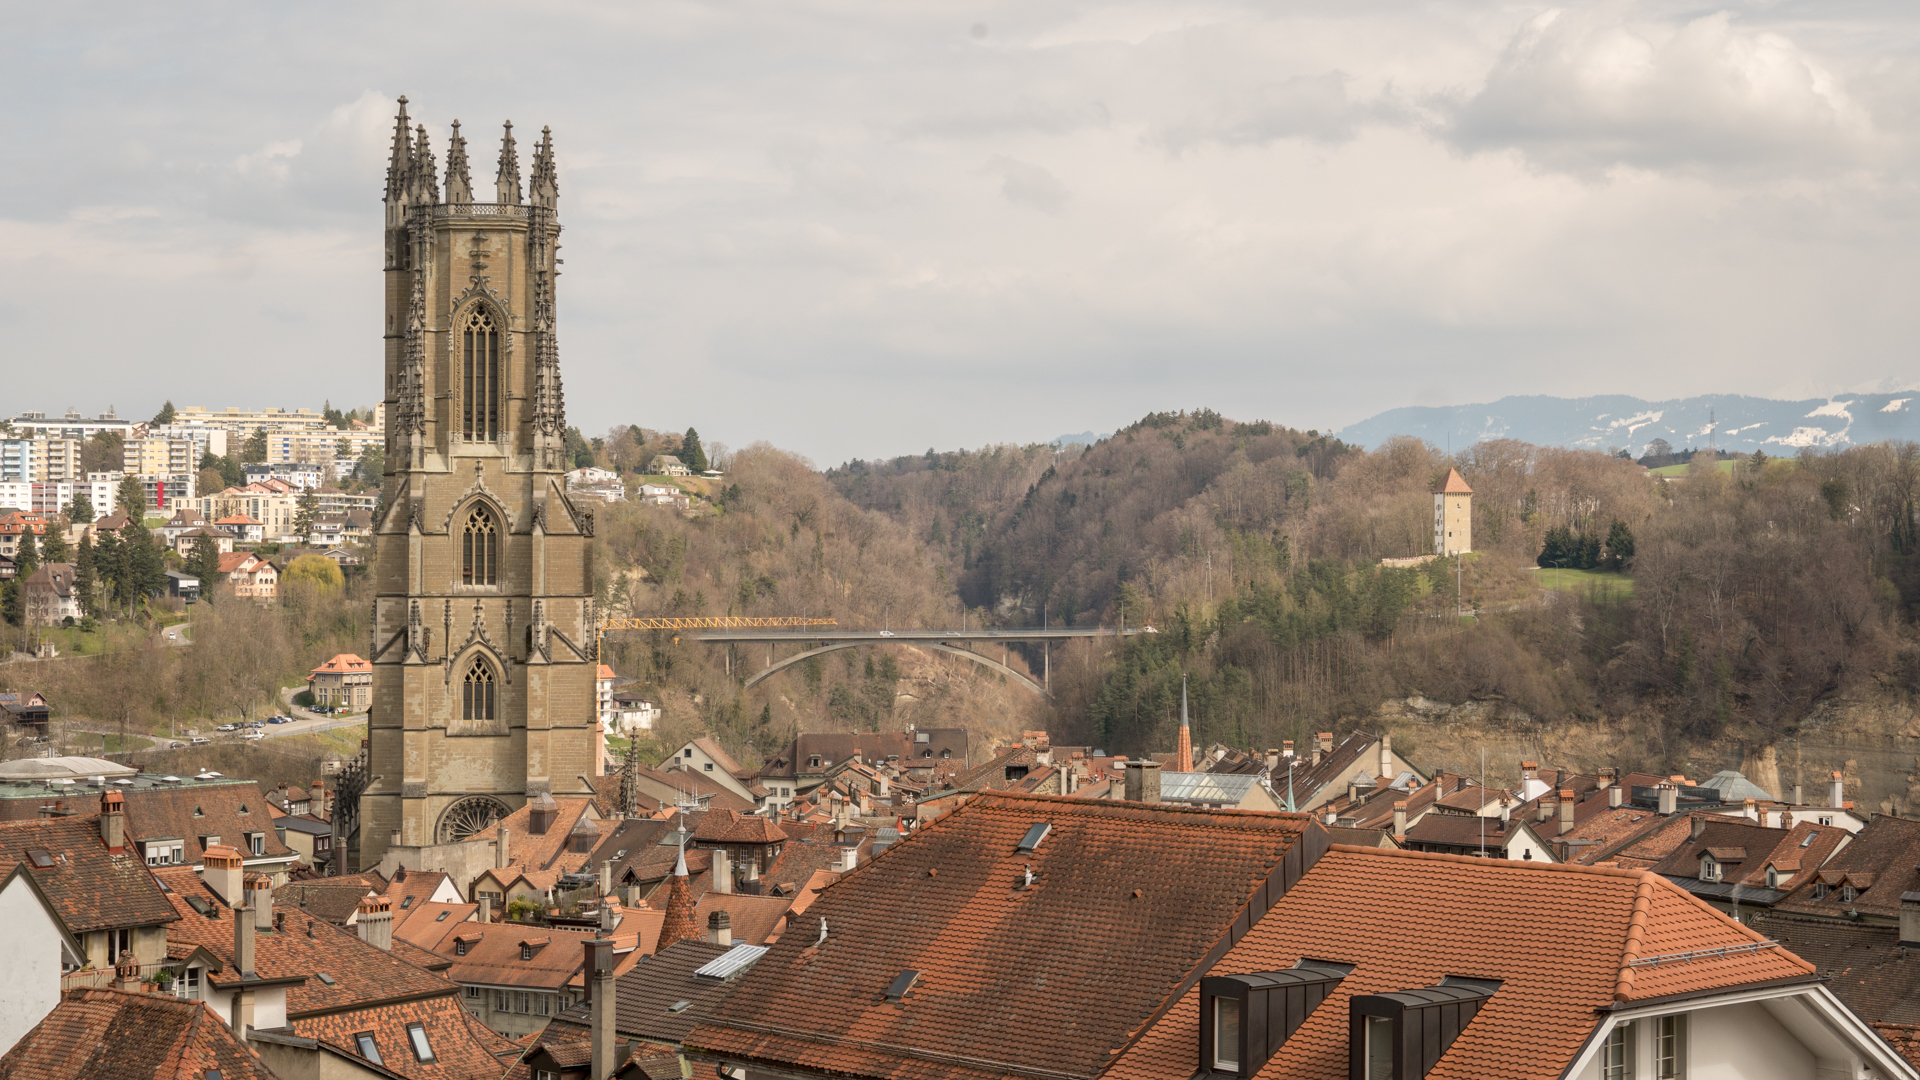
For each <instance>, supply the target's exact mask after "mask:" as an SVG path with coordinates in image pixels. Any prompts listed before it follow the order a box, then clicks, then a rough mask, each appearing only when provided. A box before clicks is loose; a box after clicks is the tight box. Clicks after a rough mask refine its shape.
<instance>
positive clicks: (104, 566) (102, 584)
mask: <svg viewBox="0 0 1920 1080" xmlns="http://www.w3.org/2000/svg"><path fill="white" fill-rule="evenodd" d="M126 548H127V545H126V544H124V543H122V542H121V541H120V534H119V533H114V532H108V531H106V530H101V533H100V540H99V543H97V544H95V545H94V551H93V569H94V573H95V574H96V575H98V577H99V585H98V586H97V590H98V593H99V597H100V608H101V610H102V611H105V610H109V609H112V608H117V607H119V606H120V604H121V601H122V599H123V598H124V597H125V595H126V580H127V552H126Z"/></svg>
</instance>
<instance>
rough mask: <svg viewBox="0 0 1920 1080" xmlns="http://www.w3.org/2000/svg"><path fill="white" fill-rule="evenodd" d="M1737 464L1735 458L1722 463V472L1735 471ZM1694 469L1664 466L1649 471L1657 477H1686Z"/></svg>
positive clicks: (1688, 466) (1680, 466)
mask: <svg viewBox="0 0 1920 1080" xmlns="http://www.w3.org/2000/svg"><path fill="white" fill-rule="evenodd" d="M1735 464H1736V462H1735V461H1734V459H1733V458H1728V459H1727V460H1725V461H1722V462H1721V463H1720V471H1721V472H1723V473H1730V472H1732V471H1733V466H1734V465H1735ZM1692 468H1693V466H1692V465H1662V466H1660V467H1659V468H1657V469H1648V470H1647V471H1648V472H1650V473H1652V474H1653V475H1655V476H1681V477H1684V476H1686V475H1687V472H1688V471H1689V470H1691V469H1692Z"/></svg>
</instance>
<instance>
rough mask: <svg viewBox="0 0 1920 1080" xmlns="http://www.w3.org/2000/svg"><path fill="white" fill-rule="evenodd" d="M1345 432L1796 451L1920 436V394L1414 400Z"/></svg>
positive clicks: (1380, 437) (1464, 440)
mask: <svg viewBox="0 0 1920 1080" xmlns="http://www.w3.org/2000/svg"><path fill="white" fill-rule="evenodd" d="M1336 434H1337V435H1339V437H1340V438H1341V439H1344V440H1345V441H1347V442H1350V443H1358V444H1359V445H1361V446H1368V447H1373V446H1378V445H1380V444H1381V443H1383V442H1385V441H1387V440H1388V439H1390V438H1392V437H1393V436H1395V435H1412V436H1415V437H1417V438H1420V439H1424V440H1426V441H1427V442H1429V443H1432V444H1433V445H1435V446H1439V447H1445V446H1447V445H1448V443H1449V441H1451V443H1452V445H1453V446H1455V447H1465V446H1470V445H1472V444H1473V443H1476V442H1480V441H1482V440H1484V439H1520V440H1522V441H1524V442H1530V443H1538V444H1540V445H1544V446H1572V447H1581V448H1585V449H1593V450H1610V449H1615V448H1619V449H1624V450H1627V451H1629V452H1630V453H1632V454H1633V455H1635V456H1636V457H1637V456H1639V455H1641V454H1644V453H1646V448H1647V443H1649V442H1651V441H1652V440H1654V439H1665V440H1666V441H1667V443H1668V445H1670V446H1672V447H1673V448H1674V449H1675V450H1684V449H1687V448H1688V447H1694V448H1702V447H1705V446H1707V445H1708V442H1709V440H1710V439H1711V441H1712V443H1713V445H1715V446H1718V447H1719V448H1720V449H1722V450H1741V451H1751V450H1764V451H1766V452H1767V453H1768V454H1776V455H1778V454H1792V453H1796V452H1798V451H1799V450H1800V448H1801V447H1805V446H1812V447H1816V448H1823V449H1824V448H1829V447H1843V446H1852V445H1856V444H1860V443H1872V442H1879V441H1881V440H1883V439H1916V440H1920V392H1916V391H1908V392H1905V393H1895V394H1884V393H1883V394H1842V395H1840V396H1838V397H1834V398H1831V399H1827V398H1813V399H1809V400H1806V401H1772V400H1769V399H1767V398H1757V397H1744V396H1741V395H1737V394H1709V395H1704V396H1701V397H1690V398H1678V399H1675V400H1672V401H1643V400H1641V399H1640V398H1636V397H1627V396H1626V395H1624V394H1613V395H1607V396H1604V397H1588V398H1557V397H1542V396H1532V397H1505V398H1501V399H1500V400H1499V401H1495V402H1491V403H1489V404H1485V405H1453V406H1439V407H1430V406H1409V407H1407V408H1402V409H1389V410H1387V411H1386V412H1383V413H1380V414H1379V415H1377V416H1373V417H1369V418H1368V419H1365V420H1362V421H1360V422H1358V423H1355V424H1349V425H1347V426H1346V427H1344V428H1341V429H1340V430H1339V431H1338V432H1336Z"/></svg>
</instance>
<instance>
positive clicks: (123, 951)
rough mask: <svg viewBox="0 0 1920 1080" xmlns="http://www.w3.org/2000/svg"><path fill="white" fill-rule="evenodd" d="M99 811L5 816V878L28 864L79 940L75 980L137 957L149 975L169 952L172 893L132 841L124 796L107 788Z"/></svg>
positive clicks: (99, 978)
mask: <svg viewBox="0 0 1920 1080" xmlns="http://www.w3.org/2000/svg"><path fill="white" fill-rule="evenodd" d="M97 805H98V807H99V812H98V813H94V814H88V815H84V816H82V815H74V816H71V817H44V818H33V819H30V820H26V821H4V822H0V878H4V877H6V876H8V875H11V874H12V873H13V871H14V868H15V867H24V868H25V869H26V870H27V872H28V873H30V874H32V875H33V878H34V883H35V884H36V885H37V886H38V887H39V890H40V892H41V893H43V894H44V895H45V896H46V898H47V899H48V900H49V901H50V902H51V905H52V907H53V910H54V911H55V912H56V913H57V914H58V915H59V919H60V925H61V928H62V930H64V931H65V932H66V933H67V934H69V935H71V936H72V938H73V940H74V941H75V943H77V945H78V946H79V952H80V965H79V966H80V969H81V970H78V971H69V972H68V973H67V983H66V985H68V986H76V985H89V986H94V985H105V984H106V983H107V982H108V981H110V980H111V979H112V978H113V975H114V969H115V968H116V967H117V966H119V965H121V964H132V965H134V966H135V967H136V968H137V969H138V971H137V974H138V975H140V976H146V975H149V974H151V973H153V972H155V971H157V970H158V969H159V968H160V967H162V966H163V965H164V964H165V963H166V960H167V924H169V923H171V922H173V921H174V915H173V909H172V907H171V906H169V905H168V904H167V900H166V897H165V895H163V894H162V893H161V892H160V890H159V888H158V887H157V886H155V885H154V883H153V878H152V876H151V875H149V874H148V873H147V870H146V867H145V866H143V865H142V864H141V862H140V858H139V856H138V855H137V854H136V853H135V852H134V851H133V849H132V848H131V846H130V845H129V844H128V843H127V839H126V834H125V829H124V826H125V821H126V818H125V815H124V813H123V812H122V807H123V805H124V800H123V799H122V798H120V793H119V792H117V791H108V792H107V793H106V794H104V795H102V796H101V797H100V801H99V803H98V804H97Z"/></svg>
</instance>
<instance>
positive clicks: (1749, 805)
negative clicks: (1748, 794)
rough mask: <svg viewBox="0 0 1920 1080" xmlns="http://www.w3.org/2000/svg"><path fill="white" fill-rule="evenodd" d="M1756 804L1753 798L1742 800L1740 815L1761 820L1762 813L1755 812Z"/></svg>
mask: <svg viewBox="0 0 1920 1080" xmlns="http://www.w3.org/2000/svg"><path fill="white" fill-rule="evenodd" d="M1754 806H1755V803H1754V801H1753V800H1752V799H1751V798H1749V799H1747V800H1746V801H1744V802H1742V803H1741V804H1740V815H1741V816H1742V817H1747V818H1752V819H1753V820H1755V821H1759V820H1760V815H1759V814H1757V813H1755V812H1754ZM1763 824H1764V823H1763Z"/></svg>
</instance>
